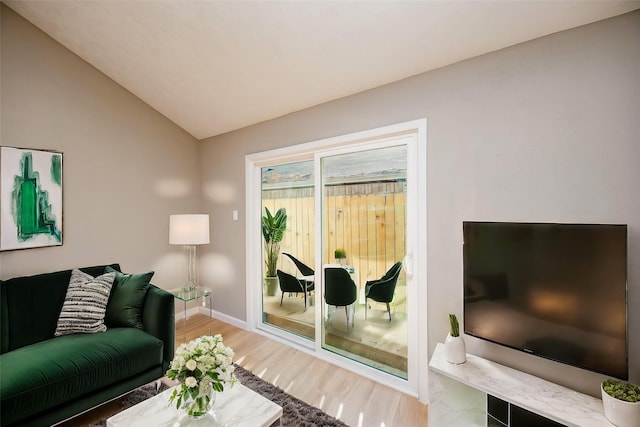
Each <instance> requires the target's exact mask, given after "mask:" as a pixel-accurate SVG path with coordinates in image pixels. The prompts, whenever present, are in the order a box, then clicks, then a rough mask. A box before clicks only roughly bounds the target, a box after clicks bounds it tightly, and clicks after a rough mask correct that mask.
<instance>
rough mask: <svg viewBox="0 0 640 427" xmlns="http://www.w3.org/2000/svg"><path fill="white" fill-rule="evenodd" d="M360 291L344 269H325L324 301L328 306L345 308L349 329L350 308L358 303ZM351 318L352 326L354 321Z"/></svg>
mask: <svg viewBox="0 0 640 427" xmlns="http://www.w3.org/2000/svg"><path fill="white" fill-rule="evenodd" d="M357 298H358V289H357V286H356V284H355V283H354V281H353V279H351V276H350V275H349V272H347V270H345V269H344V268H342V267H326V268H325V269H324V301H325V302H326V303H327V304H328V305H333V306H336V307H344V312H345V314H346V316H347V330H348V329H349V306H350V305H351V304H353V303H354V302H356V299H357ZM353 317H355V316H352V317H351V326H353V324H354V319H353Z"/></svg>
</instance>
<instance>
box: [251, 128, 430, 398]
mask: <svg viewBox="0 0 640 427" xmlns="http://www.w3.org/2000/svg"><path fill="white" fill-rule="evenodd" d="M426 131H427V121H426V119H419V120H414V121H410V122H405V123H399V124H395V125H390V126H385V127H381V128H377V129H371V130H367V131H362V132H357V133H352V134H348V135H342V136H338V137H333V138H328V139H324V140H319V141H313V142H309V143H304V144H299V145H294V146H290V147H285V148H280V149H275V150H270V151H267V152H261V153H255V154H250V155H247V156H246V157H245V179H246V209H247V215H246V259H247V262H246V270H247V276H246V295H247V299H246V301H247V307H246V309H247V327H248V329H249V330H251V331H254V332H257V333H260V334H263V335H266V336H269V337H270V338H272V339H275V340H277V341H280V342H283V343H286V344H288V345H291V346H292V347H294V348H296V349H298V350H301V351H304V352H306V353H309V354H312V355H314V356H315V357H318V358H320V359H323V360H326V361H328V362H330V363H333V364H335V365H337V366H340V367H343V368H345V369H348V370H350V371H352V372H355V373H357V374H360V375H362V376H364V377H367V378H370V379H372V380H374V381H377V382H380V383H382V384H385V385H387V386H389V387H392V388H394V389H397V390H399V391H402V392H404V393H407V394H410V395H413V396H416V397H418V398H419V399H420V400H421V401H422V402H424V403H426V401H427V382H428V363H427V359H428V348H427V265H426V259H427V243H426V236H427V218H426V212H427V171H426V169H427V138H426V135H427V132H426ZM400 138H413V140H412V142H411V143H408V144H407V150H408V151H407V162H408V164H407V207H406V209H407V227H408V229H407V240H406V257H405V260H404V265H405V272H406V277H407V289H408V292H411V298H407V310H408V313H409V319H411V321H410V322H409V327H408V345H409V350H408V353H409V354H408V358H409V365H408V380H405V379H402V378H398V377H396V376H394V375H391V374H388V373H386V372H383V371H381V370H378V369H376V368H372V367H370V366H367V365H364V364H362V363H360V362H356V361H353V360H350V359H347V358H345V357H344V356H340V355H337V354H335V353H332V352H331V351H328V350H325V349H323V348H322V340H321V339H320V329H321V328H320V327H319V326H318V325H320V323H318V321H321V318H320V317H321V315H322V314H321V310H316V320H317V321H316V340H315V342H314V341H310V340H308V339H305V338H302V337H298V336H295V335H294V334H291V333H288V332H286V331H283V330H281V329H279V328H275V327H273V326H270V325H268V324H265V323H264V322H263V321H262V309H263V307H262V291H261V287H260V286H256V284H257V283H261V282H262V274H263V273H262V264H263V261H262V260H263V253H262V252H263V250H262V247H263V246H262V233H261V224H260V218H261V215H262V206H261V200H262V197H261V169H262V168H263V167H268V166H272V165H277V164H282V163H291V162H298V161H303V160H314V159H315V162H316V166H317V164H319V156H325V155H326V153H329V152H331V153H340V152H345V151H349V149H350V148H347V147H351V148H353V149H354V150H356V151H357V150H360V149H364V148H368V147H374V148H375V147H377V146H380V145H384V144H385V141H389V140H392V139H400ZM343 147H344V148H343ZM317 153H322V154H317ZM319 175H320V174H319V173H317V171H316V173H315V193H316V198H315V200H316V203H315V204H316V206H315V212H316V214H317V215H318V218H320V212H321V206H320V204H319V200H320V197H319V194H320V191H321V188H322V187H318V185H319V180H320V176H319ZM321 223H322V221H320V220H318V221H316V236H321V232H322V229H321ZM315 240H316V250H315V253H316V259H315V264H316V266H317V265H322V251H321V249H322V239H321V238H316V239H315ZM249 260H251V261H249ZM321 271H322V269H319V270H318V269H316V281H317V283H322V282H321V280H322V277H321V275H322V273H321ZM316 301H318V303H320V302H321V301H322V297H321V296H318V295H317V296H316Z"/></svg>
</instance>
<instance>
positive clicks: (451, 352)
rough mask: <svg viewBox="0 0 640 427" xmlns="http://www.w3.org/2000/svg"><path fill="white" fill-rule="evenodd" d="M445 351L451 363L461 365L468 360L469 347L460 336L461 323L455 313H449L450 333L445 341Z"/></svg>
mask: <svg viewBox="0 0 640 427" xmlns="http://www.w3.org/2000/svg"><path fill="white" fill-rule="evenodd" d="M444 353H445V357H446V359H447V361H448V362H449V363H454V364H456V365H459V364H461V363H464V362H466V361H467V349H466V346H465V344H464V339H463V338H462V337H461V336H460V324H459V323H458V317H457V316H456V315H455V314H449V333H448V334H447V339H446V340H445V342H444Z"/></svg>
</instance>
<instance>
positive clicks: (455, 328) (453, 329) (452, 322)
mask: <svg viewBox="0 0 640 427" xmlns="http://www.w3.org/2000/svg"><path fill="white" fill-rule="evenodd" d="M449 334H451V336H452V337H459V336H460V324H459V323H458V317H457V316H456V315H455V314H449Z"/></svg>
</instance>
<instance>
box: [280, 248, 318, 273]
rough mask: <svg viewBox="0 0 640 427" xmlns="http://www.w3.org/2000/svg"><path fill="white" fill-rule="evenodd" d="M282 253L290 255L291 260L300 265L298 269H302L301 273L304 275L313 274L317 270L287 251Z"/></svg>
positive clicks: (297, 265)
mask: <svg viewBox="0 0 640 427" xmlns="http://www.w3.org/2000/svg"><path fill="white" fill-rule="evenodd" d="M282 255H285V256H288V257H289V258H290V259H291V261H293V263H294V264H295V265H296V267H298V270H300V273H302V275H303V276H313V275H314V274H315V272H314V271H313V268H311V267H309V266H308V265H306V264H305V263H304V262H302V261H300V260H299V259H297V258H296V257H294V256H293V255H291V254H288V253H286V252H283V253H282Z"/></svg>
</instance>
